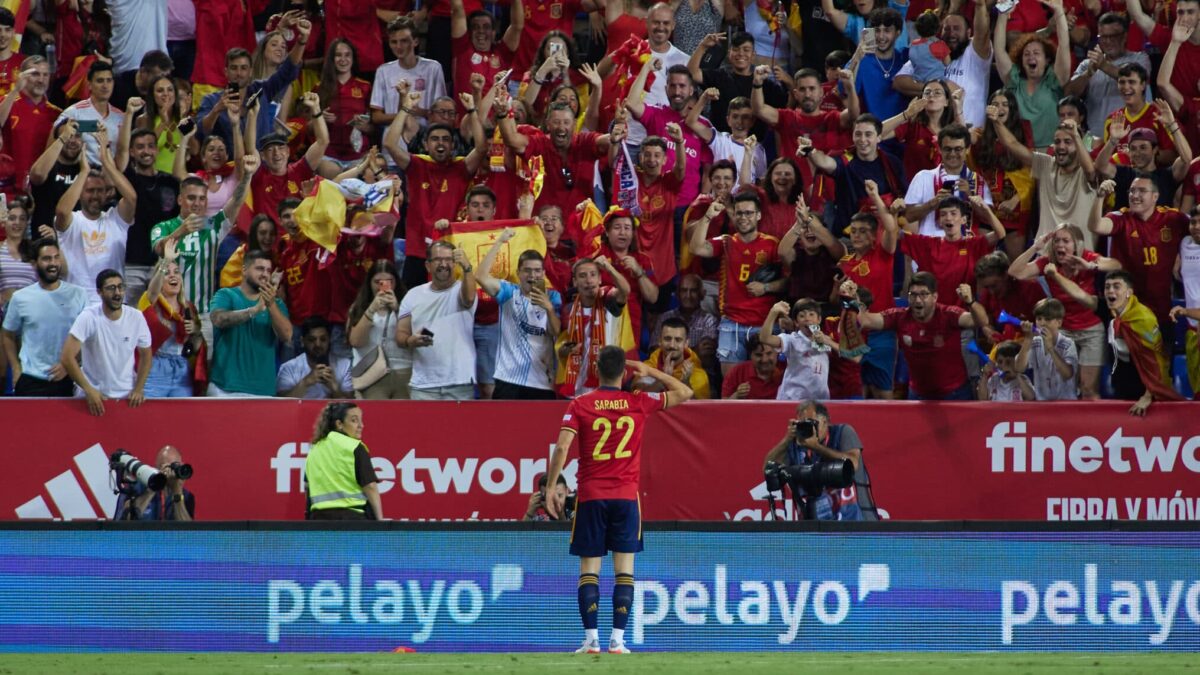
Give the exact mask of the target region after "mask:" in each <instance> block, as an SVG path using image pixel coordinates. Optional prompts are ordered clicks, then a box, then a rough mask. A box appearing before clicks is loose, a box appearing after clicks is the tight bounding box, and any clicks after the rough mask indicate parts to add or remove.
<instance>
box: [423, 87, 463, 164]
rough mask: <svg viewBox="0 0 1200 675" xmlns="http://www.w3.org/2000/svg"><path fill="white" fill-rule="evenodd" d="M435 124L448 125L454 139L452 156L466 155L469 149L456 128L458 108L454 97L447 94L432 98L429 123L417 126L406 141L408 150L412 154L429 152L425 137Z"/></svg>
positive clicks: (426, 153)
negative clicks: (415, 130)
mask: <svg viewBox="0 0 1200 675" xmlns="http://www.w3.org/2000/svg"><path fill="white" fill-rule="evenodd" d="M435 124H445V125H446V126H448V127H450V136H451V138H452V139H453V141H454V146H453V148H452V151H453V153H454V156H455V157H456V158H457V157H466V156H467V153H468V152H470V149H469V148H468V147H467V142H466V140H465V139H464V138H463V137H462V133H460V132H459V130H458V128H457V127H458V108H457V107H456V106H455V105H454V99H452V98H450V97H449V96H439V97H438V98H437V99H436V100H434V102H433V107H431V108H430V109H429V125H428V126H421V127H418V128H417V132H416V134H415V135H414V136H413V139H412V140H411V141H409V142H408V151H409V152H410V153H412V154H414V155H428V154H430V149H429V148H426V147H425V137H426V136H427V135H429V129H430V127H431V126H433V125H435Z"/></svg>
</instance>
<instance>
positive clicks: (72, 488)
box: [16, 443, 117, 520]
mask: <svg viewBox="0 0 1200 675" xmlns="http://www.w3.org/2000/svg"><path fill="white" fill-rule="evenodd" d="M80 475H81V476H82V477H83V482H82V483H81V482H80V481H79V476H80ZM45 485H46V492H47V493H49V496H50V501H51V502H52V503H53V504H54V509H55V510H51V508H50V505H49V504H47V503H46V500H45V499H44V498H43V497H42V495H38V496H36V497H34V498H33V499H30V500H29V501H27V502H25V503H24V504H21V505H20V506H18V507H17V509H16V513H17V518H19V519H21V520H95V519H97V518H111V517H112V514H113V511H114V510H115V509H116V506H117V496H116V495H115V494H113V491H112V488H111V487H110V486H109V470H108V453H107V452H105V451H104V447H103V446H101V445H100V444H99V443H97V444H95V445H93V446H92V447H90V448H88V449H87V450H84V451H83V452H81V453H79V454H78V455H75V469H74V470H71V469H68V470H66V471H64V472H62V473H60V474H58V475H57V476H55V477H54V478H51V479H50V480H48V481H46V483H45ZM84 485H87V491H85V490H84ZM88 492H90V493H91V496H90V497H89V496H88Z"/></svg>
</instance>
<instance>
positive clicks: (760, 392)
mask: <svg viewBox="0 0 1200 675" xmlns="http://www.w3.org/2000/svg"><path fill="white" fill-rule="evenodd" d="M743 382H749V383H750V393H749V394H746V399H747V400H755V401H774V400H775V397H776V396H777V395H778V394H779V385H780V384H781V383H782V382H783V368H780V367H779V366H776V367H775V372H774V373H773V374H772V375H771V379H770V380H767V381H766V382H763V381H762V378H760V377H759V376H758V371H756V370H754V363H753V362H751V361H742V362H741V363H739V364H737V365H735V366H734V367H732V368H730V369H729V372H728V373H725V377H724V378H723V379H722V380H721V398H733V392H735V391H737V388H738V387H739V386H740V385H741V384H742V383H743Z"/></svg>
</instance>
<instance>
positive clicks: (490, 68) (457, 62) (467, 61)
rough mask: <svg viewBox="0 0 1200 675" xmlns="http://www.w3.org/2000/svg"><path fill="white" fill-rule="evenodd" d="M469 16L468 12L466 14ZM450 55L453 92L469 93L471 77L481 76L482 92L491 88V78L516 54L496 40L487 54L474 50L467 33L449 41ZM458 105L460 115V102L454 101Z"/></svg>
mask: <svg viewBox="0 0 1200 675" xmlns="http://www.w3.org/2000/svg"><path fill="white" fill-rule="evenodd" d="M467 15H468V16H470V12H467ZM450 44H451V53H453V54H454V60H453V65H452V70H453V76H452V80H451V81H452V82H453V83H454V91H458V92H463V91H471V75H473V74H475V73H479V74H480V75H482V76H483V81H484V82H485V84H484V88H483V90H484V91H485V92H486V91H487V88H488V87H490V86H492V77H493V76H494V75H495V74H496V73H498V72H500V71H502V70H505V69H506V68H508V67H509V66H510V65H511V64H512V60H513V57H514V56H516V53H515V52H513V50H511V49H509V48H508V45H506V44H504V42H503V41H502V40H496V41H495V42H494V43H493V44H492V50H491V51H489V52H481V51H479V50H477V49H475V45H474V43H472V42H471V33H470V31H467V32H466V33H464V34H463V36H462V37H457V38H453V39H451V41H450ZM454 102H455V103H457V104H458V112H459V114H460V115H461V114H462V113H464V112H466V111H465V110H464V109H463V107H462V102H461V101H458V100H455V101H454Z"/></svg>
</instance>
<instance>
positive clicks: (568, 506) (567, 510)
mask: <svg viewBox="0 0 1200 675" xmlns="http://www.w3.org/2000/svg"><path fill="white" fill-rule="evenodd" d="M578 501H579V495H577V494H575V493H574V492H572V493H571V494H569V495H567V498H566V500H565V501H563V513H562V516H563V519H564V520H570V519H571V518H573V517H574V516H575V507H576V505H577V504H578Z"/></svg>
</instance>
